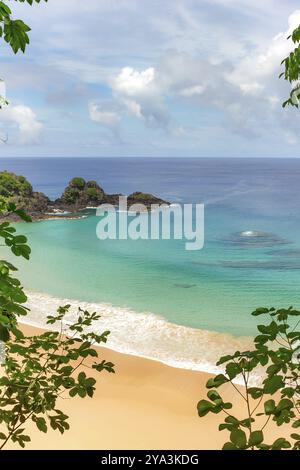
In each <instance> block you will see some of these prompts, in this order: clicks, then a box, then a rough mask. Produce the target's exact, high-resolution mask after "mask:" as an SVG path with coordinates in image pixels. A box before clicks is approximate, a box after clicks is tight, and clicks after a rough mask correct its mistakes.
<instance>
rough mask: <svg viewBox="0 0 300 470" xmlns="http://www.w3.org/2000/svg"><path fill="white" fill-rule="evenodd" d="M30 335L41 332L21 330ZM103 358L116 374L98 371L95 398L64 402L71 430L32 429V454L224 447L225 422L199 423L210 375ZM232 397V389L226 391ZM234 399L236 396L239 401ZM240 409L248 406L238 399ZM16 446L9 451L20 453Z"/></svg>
mask: <svg viewBox="0 0 300 470" xmlns="http://www.w3.org/2000/svg"><path fill="white" fill-rule="evenodd" d="M22 330H23V332H24V333H25V334H26V335H34V334H38V333H41V331H43V330H40V329H37V328H33V327H30V326H25V325H24V326H22ZM96 349H97V350H98V352H100V354H99V356H100V357H103V358H105V359H106V360H109V361H112V362H113V363H114V364H115V369H116V374H108V373H104V372H102V373H100V374H98V373H97V372H94V371H89V373H90V372H91V375H93V376H95V378H96V379H97V388H96V392H95V395H94V397H93V398H92V399H90V398H86V399H84V400H81V399H80V398H74V399H72V400H69V399H61V400H60V402H59V403H58V407H59V408H61V409H62V410H63V411H64V412H65V413H66V414H67V415H68V416H69V417H70V426H71V428H70V431H68V432H66V433H65V434H64V435H63V436H61V435H60V433H55V432H54V431H52V430H49V431H48V433H47V435H45V434H43V433H41V432H39V431H38V430H37V429H36V426H35V425H33V424H30V425H29V426H28V434H29V435H30V436H31V439H32V441H31V443H29V445H28V446H27V447H26V448H27V449H28V450H30V449H33V450H40V449H43V450H44V449H47V450H53V449H55V450H78V449H84V450H107V449H109V450H131V449H149V450H155V449H156V450H163V449H170V450H179V449H180V450H192V449H200V450H201V449H205V450H206V449H220V448H221V447H222V445H223V443H224V442H225V438H226V436H225V434H224V433H220V432H219V431H218V425H219V423H220V422H221V420H222V418H221V416H218V415H210V416H207V417H206V418H204V419H200V418H199V417H198V415H197V409H196V407H197V402H198V401H199V400H200V399H201V398H204V397H205V396H206V389H205V384H206V382H207V380H208V379H209V378H210V377H211V375H209V374H206V373H203V372H196V371H189V370H184V369H176V368H173V367H169V366H167V365H164V364H162V363H159V362H156V361H151V360H148V359H144V358H141V357H135V356H132V355H126V354H120V353H117V352H115V351H111V350H109V349H106V348H105V349H104V348H96ZM224 396H226V397H227V398H228V399H232V389H231V388H230V386H229V387H227V388H226V390H225V389H224ZM234 400H235V398H234ZM235 403H236V405H237V409H238V410H240V412H241V413H242V409H243V404H242V403H241V401H240V399H239V398H238V396H237V397H236V402H235ZM17 448H18V447H16V446H14V445H13V444H12V443H10V444H9V447H8V449H17Z"/></svg>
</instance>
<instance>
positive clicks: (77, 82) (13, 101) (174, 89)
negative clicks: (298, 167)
mask: <svg viewBox="0 0 300 470" xmlns="http://www.w3.org/2000/svg"><path fill="white" fill-rule="evenodd" d="M9 3H10V4H11V8H12V10H13V17H14V18H22V19H23V20H24V21H25V22H27V23H28V24H29V25H30V26H31V28H32V31H31V33H30V41H31V43H30V46H29V47H28V49H27V51H26V53H25V55H23V54H22V53H21V54H17V55H16V56H14V55H13V53H12V52H11V50H10V49H9V47H8V46H7V45H6V44H4V43H3V42H1V44H0V54H1V55H0V64H1V67H0V77H1V78H2V79H3V80H4V81H5V85H6V96H7V99H8V100H9V103H10V104H9V106H7V107H5V108H4V109H2V110H1V111H0V141H2V140H6V138H7V139H8V140H7V143H2V142H1V143H0V157H1V156H3V157H4V156H5V157H8V156H11V157H14V156H15V157H44V156H47V157H128V156H132V157H171V158H172V157H298V156H300V152H299V150H298V149H299V135H300V134H299V124H300V110H297V109H296V108H290V109H285V110H283V109H282V106H281V105H282V102H283V100H284V99H286V97H287V96H288V94H289V92H290V85H289V84H288V83H286V82H285V81H284V80H279V78H278V76H279V73H280V71H282V69H281V68H280V62H281V60H282V59H283V58H284V57H286V56H287V55H288V54H289V52H290V51H291V50H292V48H293V44H292V43H291V41H288V40H287V36H288V35H289V33H290V32H291V31H292V30H293V29H294V28H295V27H296V26H298V25H299V24H300V2H299V0H297V1H296V0H285V1H282V0H263V1H262V0H251V2H250V1H249V0H163V1H162V0H109V1H108V0H88V1H79V0H76V2H74V0H48V3H43V2H42V3H40V4H36V5H34V6H32V7H30V6H29V5H27V4H24V3H20V4H19V3H17V2H9ZM74 5H75V6H74ZM2 88H3V87H2ZM0 91H1V86H0Z"/></svg>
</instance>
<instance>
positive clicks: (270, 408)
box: [264, 400, 276, 415]
mask: <svg viewBox="0 0 300 470" xmlns="http://www.w3.org/2000/svg"><path fill="white" fill-rule="evenodd" d="M264 409H265V413H266V415H271V414H273V413H274V412H275V410H276V405H275V401H274V400H268V401H266V402H265V404H264Z"/></svg>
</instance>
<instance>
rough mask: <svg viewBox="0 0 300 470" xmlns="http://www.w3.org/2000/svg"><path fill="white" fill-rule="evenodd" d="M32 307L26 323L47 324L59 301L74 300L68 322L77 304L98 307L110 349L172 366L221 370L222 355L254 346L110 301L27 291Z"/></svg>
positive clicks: (247, 340) (246, 339)
mask: <svg viewBox="0 0 300 470" xmlns="http://www.w3.org/2000/svg"><path fill="white" fill-rule="evenodd" d="M27 295H28V303H27V306H28V308H29V309H30V312H29V314H28V315H27V317H26V319H25V321H24V323H27V324H29V325H32V326H36V327H41V328H47V324H46V317H47V316H48V315H53V313H55V311H56V309H57V308H58V307H59V306H60V305H67V304H71V305H72V308H71V310H70V313H69V314H68V317H66V320H67V322H69V321H72V319H74V318H75V316H76V313H77V309H78V307H81V308H83V309H86V310H89V311H96V312H98V313H99V314H100V315H101V319H100V320H98V322H96V323H95V324H94V327H93V330H94V331H96V332H99V333H100V332H103V331H106V330H109V331H110V332H111V335H110V337H109V341H108V343H107V347H108V348H109V349H112V350H115V351H117V352H120V353H125V354H130V355H134V356H140V357H144V358H148V359H152V360H155V361H159V362H162V363H164V364H167V365H169V366H172V367H176V368H181V369H189V370H197V371H203V372H209V373H220V372H221V371H222V369H221V368H219V367H217V366H216V365H215V364H216V362H217V360H218V359H219V358H220V356H223V355H226V354H231V353H233V352H235V351H236V350H241V351H243V350H248V349H249V348H252V347H253V344H252V338H250V337H234V336H232V335H229V334H223V333H217V332H212V331H207V330H201V329H195V328H188V327H185V326H180V325H176V324H172V323H169V322H167V321H166V320H165V319H164V318H161V317H159V316H157V315H155V314H153V313H147V312H144V313H139V312H135V311H133V310H131V309H128V308H121V307H116V306H113V305H110V304H102V303H89V302H81V301H78V300H70V299H58V298H55V297H52V296H50V295H47V294H41V293H35V292H27Z"/></svg>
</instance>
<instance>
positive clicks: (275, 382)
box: [264, 375, 284, 395]
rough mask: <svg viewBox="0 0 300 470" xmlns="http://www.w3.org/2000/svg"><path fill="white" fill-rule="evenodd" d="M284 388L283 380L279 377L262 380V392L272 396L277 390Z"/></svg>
mask: <svg viewBox="0 0 300 470" xmlns="http://www.w3.org/2000/svg"><path fill="white" fill-rule="evenodd" d="M283 387H284V382H283V378H282V377H281V376H280V375H275V376H274V377H271V378H267V379H265V380H264V392H265V393H268V394H270V395H274V393H276V392H277V391H278V390H280V389H281V388H283Z"/></svg>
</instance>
